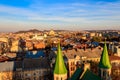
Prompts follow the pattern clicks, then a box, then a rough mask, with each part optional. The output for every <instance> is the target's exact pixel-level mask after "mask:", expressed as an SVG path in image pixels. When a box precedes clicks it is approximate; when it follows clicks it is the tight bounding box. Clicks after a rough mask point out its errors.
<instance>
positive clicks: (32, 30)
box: [15, 29, 42, 34]
mask: <svg viewBox="0 0 120 80" xmlns="http://www.w3.org/2000/svg"><path fill="white" fill-rule="evenodd" d="M27 32H33V33H36V32H42V31H40V30H37V29H31V30H27V31H18V32H15V33H16V34H18V33H27Z"/></svg>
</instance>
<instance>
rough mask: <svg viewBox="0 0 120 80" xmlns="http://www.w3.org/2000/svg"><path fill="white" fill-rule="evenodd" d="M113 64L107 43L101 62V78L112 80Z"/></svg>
mask: <svg viewBox="0 0 120 80" xmlns="http://www.w3.org/2000/svg"><path fill="white" fill-rule="evenodd" d="M110 75H111V64H110V61H109V56H108V51H107V46H106V43H105V44H104V48H103V51H102V54H101V59H100V62H99V76H100V77H101V78H102V79H103V80H111V76H110Z"/></svg>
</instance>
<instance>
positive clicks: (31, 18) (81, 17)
mask: <svg viewBox="0 0 120 80" xmlns="http://www.w3.org/2000/svg"><path fill="white" fill-rule="evenodd" d="M34 28H35V29H39V30H45V29H48V30H49V29H65V30H90V29H91V30H92V29H94V30H95V29H102V30H104V29H120V0H0V32H8V31H18V30H28V29H34Z"/></svg>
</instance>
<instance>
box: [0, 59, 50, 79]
mask: <svg viewBox="0 0 120 80" xmlns="http://www.w3.org/2000/svg"><path fill="white" fill-rule="evenodd" d="M0 66H1V68H0V80H44V79H48V78H49V75H50V66H49V63H48V61H47V59H46V58H39V59H24V60H23V61H17V62H13V61H12V62H2V63H0Z"/></svg>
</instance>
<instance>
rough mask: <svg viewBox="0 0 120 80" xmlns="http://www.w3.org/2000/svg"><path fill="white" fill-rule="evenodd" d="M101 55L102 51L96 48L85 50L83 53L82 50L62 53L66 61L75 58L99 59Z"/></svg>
mask: <svg viewBox="0 0 120 80" xmlns="http://www.w3.org/2000/svg"><path fill="white" fill-rule="evenodd" d="M101 53H102V50H100V49H98V48H95V49H94V50H91V49H86V51H84V50H83V49H77V51H75V50H74V49H72V50H67V51H63V54H64V55H65V56H66V57H67V58H68V59H74V58H75V56H80V57H87V58H100V55H101Z"/></svg>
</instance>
